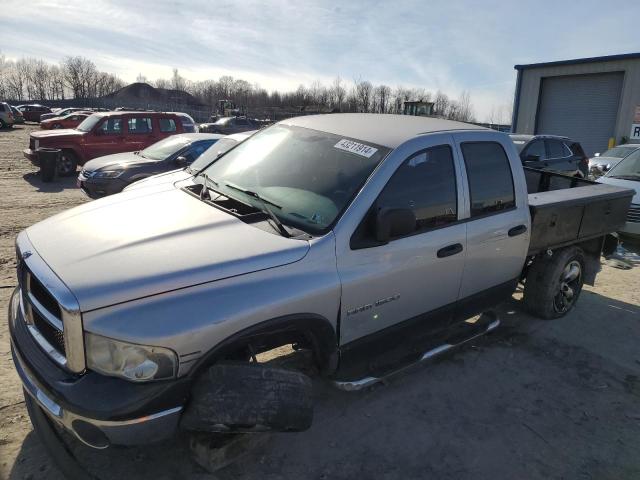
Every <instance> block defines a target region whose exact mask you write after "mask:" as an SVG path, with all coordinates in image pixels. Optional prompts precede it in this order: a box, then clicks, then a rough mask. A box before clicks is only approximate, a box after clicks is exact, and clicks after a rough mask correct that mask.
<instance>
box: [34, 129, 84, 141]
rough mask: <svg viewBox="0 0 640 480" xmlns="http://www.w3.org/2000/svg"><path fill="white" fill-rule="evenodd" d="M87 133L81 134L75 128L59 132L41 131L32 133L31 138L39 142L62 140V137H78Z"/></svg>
mask: <svg viewBox="0 0 640 480" xmlns="http://www.w3.org/2000/svg"><path fill="white" fill-rule="evenodd" d="M85 133H86V132H81V131H80V130H76V129H75V128H61V129H59V130H39V131H35V132H31V137H33V138H35V139H37V140H43V139H46V138H52V137H55V138H60V137H78V136H82V135H84V134H85Z"/></svg>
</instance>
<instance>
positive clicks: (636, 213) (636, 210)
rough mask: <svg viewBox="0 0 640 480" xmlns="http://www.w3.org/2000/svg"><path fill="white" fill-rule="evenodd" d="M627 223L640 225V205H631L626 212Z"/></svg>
mask: <svg viewBox="0 0 640 480" xmlns="http://www.w3.org/2000/svg"><path fill="white" fill-rule="evenodd" d="M627 222H632V223H640V205H638V204H633V203H632V204H631V206H630V207H629V211H628V212H627Z"/></svg>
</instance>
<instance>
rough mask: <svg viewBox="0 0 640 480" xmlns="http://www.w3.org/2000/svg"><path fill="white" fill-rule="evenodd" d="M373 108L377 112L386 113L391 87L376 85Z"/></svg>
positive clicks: (388, 106)
mask: <svg viewBox="0 0 640 480" xmlns="http://www.w3.org/2000/svg"><path fill="white" fill-rule="evenodd" d="M374 98H375V101H374V102H375V108H374V111H376V112H378V113H388V112H389V108H390V102H391V87H388V86H387V85H378V86H377V87H376V88H375V90H374Z"/></svg>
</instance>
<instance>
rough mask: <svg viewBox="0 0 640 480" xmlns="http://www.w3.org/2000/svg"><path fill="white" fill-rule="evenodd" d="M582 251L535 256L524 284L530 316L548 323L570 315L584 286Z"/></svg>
mask: <svg viewBox="0 0 640 480" xmlns="http://www.w3.org/2000/svg"><path fill="white" fill-rule="evenodd" d="M584 270H585V260H584V252H583V251H582V249H580V248H578V247H566V248H562V249H559V250H556V251H555V252H553V255H551V256H548V255H546V254H540V255H538V256H537V257H536V258H535V259H534V261H533V263H532V264H531V266H530V267H529V270H528V273H527V278H526V281H525V284H524V297H523V300H524V304H525V307H526V308H527V310H528V311H529V312H531V313H532V314H533V315H535V316H537V317H540V318H543V319H545V320H551V319H554V318H561V317H564V316H565V315H566V314H567V313H569V312H570V311H571V310H572V309H573V307H574V306H575V304H576V302H577V301H578V297H579V296H580V293H581V292H582V286H583V285H584Z"/></svg>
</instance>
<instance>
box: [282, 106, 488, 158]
mask: <svg viewBox="0 0 640 480" xmlns="http://www.w3.org/2000/svg"><path fill="white" fill-rule="evenodd" d="M280 123H282V124H284V125H291V126H296V127H304V128H310V129H313V130H319V131H321V132H327V133H332V134H334V135H342V136H345V137H350V138H356V139H359V140H362V141H365V142H369V143H373V144H376V145H380V146H384V147H387V148H392V149H394V148H396V147H398V146H399V145H401V144H403V143H404V142H406V141H407V140H410V139H412V138H414V137H416V136H418V135H424V134H428V133H434V132H443V131H452V130H488V129H487V128H484V127H479V126H477V125H472V124H469V123H462V122H454V121H452V120H443V119H441V118H433V117H416V116H411V115H388V114H372V113H341V114H339V115H336V114H325V115H308V116H304V117H295V118H291V119H288V120H283V121H282V122H280Z"/></svg>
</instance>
